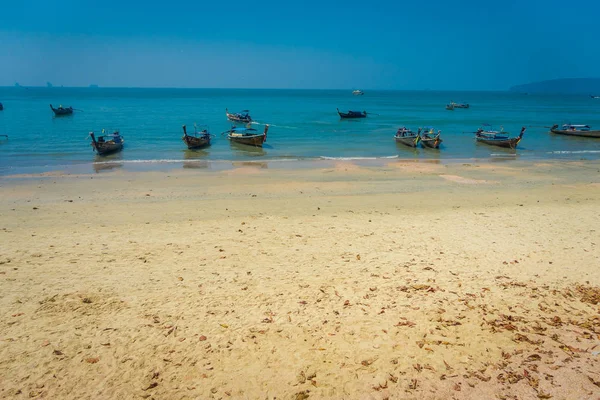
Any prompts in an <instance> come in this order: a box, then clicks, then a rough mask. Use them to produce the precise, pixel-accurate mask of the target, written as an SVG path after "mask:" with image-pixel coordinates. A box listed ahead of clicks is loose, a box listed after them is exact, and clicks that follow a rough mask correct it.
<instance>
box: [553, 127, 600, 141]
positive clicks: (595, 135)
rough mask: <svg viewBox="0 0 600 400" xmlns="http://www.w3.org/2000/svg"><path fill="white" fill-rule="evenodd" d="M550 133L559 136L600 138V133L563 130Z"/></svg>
mask: <svg viewBox="0 0 600 400" xmlns="http://www.w3.org/2000/svg"><path fill="white" fill-rule="evenodd" d="M550 132H552V133H554V134H557V135H567V136H579V137H589V138H596V139H598V138H600V131H565V130H562V129H551V130H550Z"/></svg>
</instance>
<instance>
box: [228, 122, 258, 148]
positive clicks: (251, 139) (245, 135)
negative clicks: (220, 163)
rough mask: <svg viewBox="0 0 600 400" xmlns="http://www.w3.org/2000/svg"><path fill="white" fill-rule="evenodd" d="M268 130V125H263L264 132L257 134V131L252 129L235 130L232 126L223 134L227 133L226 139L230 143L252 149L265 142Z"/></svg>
mask: <svg viewBox="0 0 600 400" xmlns="http://www.w3.org/2000/svg"><path fill="white" fill-rule="evenodd" d="M268 130H269V125H265V130H264V132H263V133H257V132H258V131H257V130H256V129H254V128H236V127H235V126H234V127H232V128H231V129H230V130H228V131H225V132H223V133H227V139H229V140H230V141H231V142H234V143H239V144H245V145H248V146H254V147H262V146H263V143H264V142H266V141H267V131H268Z"/></svg>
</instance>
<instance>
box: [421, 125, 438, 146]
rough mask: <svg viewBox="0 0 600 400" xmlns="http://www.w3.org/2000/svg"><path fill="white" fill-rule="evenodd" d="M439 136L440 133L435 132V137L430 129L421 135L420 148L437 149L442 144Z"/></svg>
mask: <svg viewBox="0 0 600 400" xmlns="http://www.w3.org/2000/svg"><path fill="white" fill-rule="evenodd" d="M441 134H442V131H437V135H436V134H435V132H434V131H433V129H430V130H429V132H427V133H423V134H422V135H421V146H423V147H429V148H430V149H439V148H440V144H441V143H442V142H443V140H442V138H441V137H440V135H441Z"/></svg>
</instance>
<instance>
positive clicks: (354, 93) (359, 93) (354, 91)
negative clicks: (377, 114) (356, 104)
mask: <svg viewBox="0 0 600 400" xmlns="http://www.w3.org/2000/svg"><path fill="white" fill-rule="evenodd" d="M352 94H353V95H355V96H362V95H363V94H364V92H363V91H362V90H358V89H356V90H353V91H352Z"/></svg>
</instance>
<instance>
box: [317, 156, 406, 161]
mask: <svg viewBox="0 0 600 400" xmlns="http://www.w3.org/2000/svg"><path fill="white" fill-rule="evenodd" d="M319 158H320V159H321V160H340V161H354V160H358V161H360V160H387V159H394V158H399V156H398V155H394V156H382V157H328V156H320V157H319Z"/></svg>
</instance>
